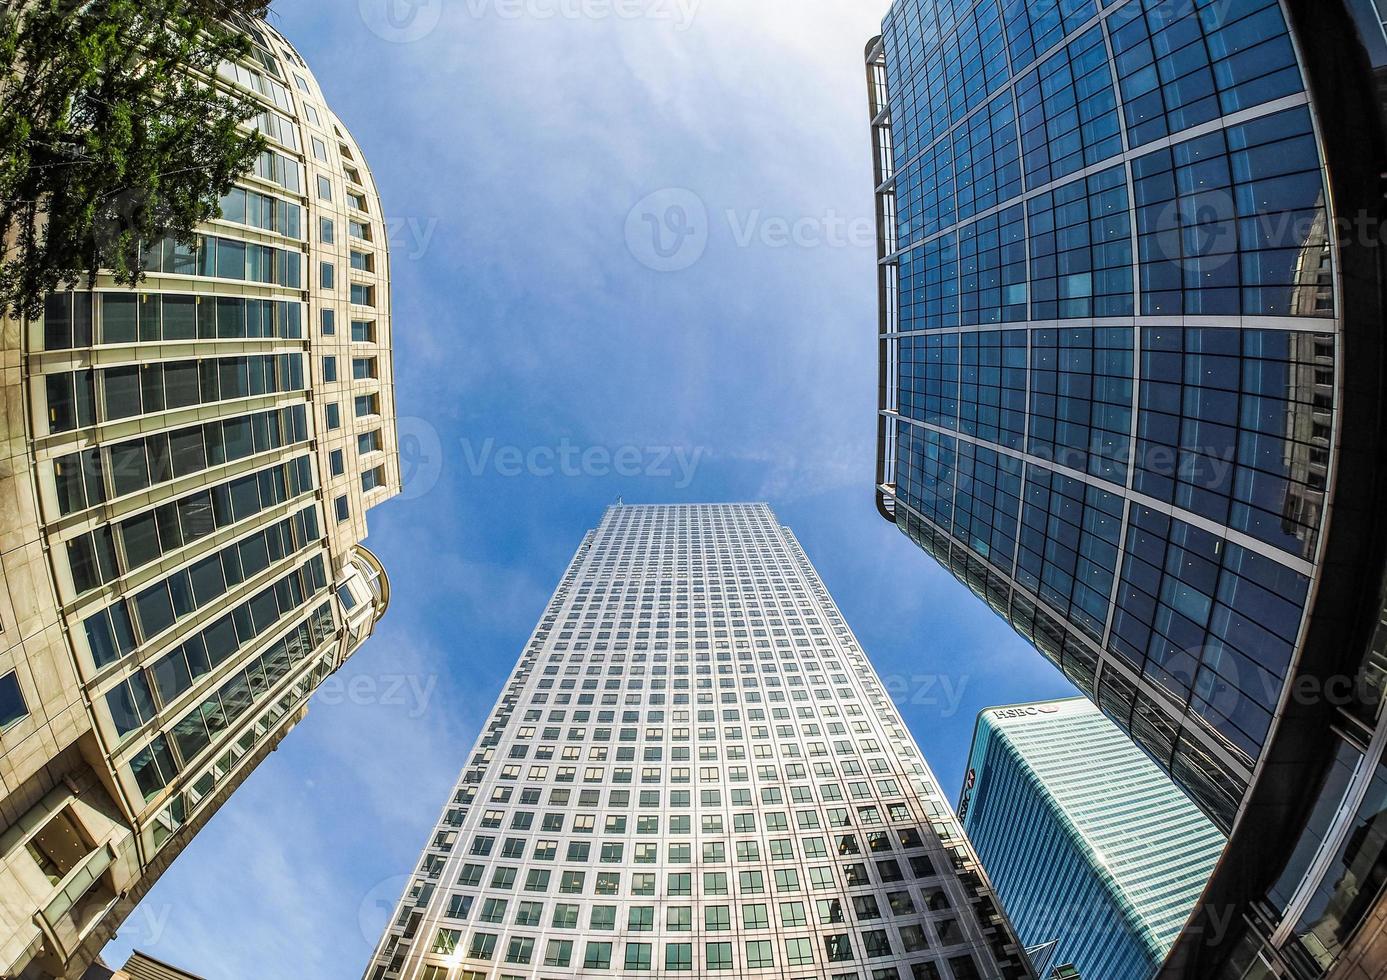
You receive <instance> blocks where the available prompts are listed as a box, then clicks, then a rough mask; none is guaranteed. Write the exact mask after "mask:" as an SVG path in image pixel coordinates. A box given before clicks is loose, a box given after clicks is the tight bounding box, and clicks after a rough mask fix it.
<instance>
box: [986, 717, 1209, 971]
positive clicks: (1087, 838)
mask: <svg viewBox="0 0 1387 980" xmlns="http://www.w3.org/2000/svg"><path fill="white" fill-rule="evenodd" d="M959 811H960V815H961V816H963V822H964V829H965V830H967V832H968V836H969V838H970V839H971V840H972V841H973V844H974V846H975V847H976V849H977V852H978V856H979V857H980V858H981V859H982V862H983V866H984V867H985V868H986V870H987V873H988V877H989V878H991V880H992V883H993V886H994V887H995V888H996V890H997V894H998V896H999V897H1000V898H1001V900H1002V905H1003V906H1004V907H1005V909H1006V912H1007V916H1008V917H1009V918H1010V919H1011V920H1012V923H1013V924H1014V925H1015V926H1016V930H1017V933H1018V935H1020V937H1021V941H1022V942H1023V943H1025V944H1026V945H1027V946H1038V945H1041V944H1042V943H1049V942H1054V943H1055V944H1056V948H1055V950H1054V952H1053V961H1054V962H1057V963H1072V964H1073V965H1074V966H1075V967H1076V968H1077V969H1078V971H1079V975H1080V976H1082V977H1094V978H1096V980H1149V978H1150V977H1151V976H1153V975H1154V974H1155V972H1156V970H1157V969H1158V967H1159V966H1160V964H1161V961H1162V960H1163V959H1164V957H1165V955H1166V952H1167V951H1168V950H1169V949H1170V946H1171V943H1172V942H1173V941H1174V939H1175V937H1176V936H1177V935H1178V933H1179V932H1180V929H1181V927H1182V926H1183V925H1184V924H1185V921H1186V919H1187V918H1188V917H1189V914H1190V911H1191V910H1192V909H1193V908H1194V904H1195V900H1196V899H1197V898H1198V896H1199V893H1200V890H1201V889H1202V888H1203V887H1204V884H1205V882H1206V881H1207V880H1208V878H1209V873H1210V871H1211V870H1212V869H1213V867H1214V863H1215V861H1216V860H1217V859H1218V856H1219V854H1220V852H1221V851H1222V850H1223V845H1224V838H1223V836H1222V835H1221V834H1219V832H1218V831H1217V830H1216V829H1214V826H1213V824H1211V823H1210V822H1209V821H1208V819H1207V818H1206V817H1204V815H1203V814H1201V813H1200V812H1199V810H1198V809H1197V808H1195V806H1194V804H1192V803H1191V802H1190V801H1189V799H1188V798H1187V797H1186V796H1185V795H1184V794H1183V793H1181V792H1180V790H1179V789H1177V788H1176V787H1175V785H1174V784H1173V783H1172V782H1171V781H1170V779H1169V778H1168V777H1167V776H1166V775H1165V774H1163V773H1162V772H1161V771H1160V770H1159V769H1158V768H1157V767H1156V766H1155V765H1154V764H1153V763H1152V762H1151V760H1150V759H1149V758H1147V757H1146V756H1145V755H1144V754H1143V753H1142V752H1141V751H1140V750H1138V749H1137V748H1136V747H1135V746H1134V745H1133V744H1132V742H1131V740H1130V739H1128V738H1127V737H1126V736H1124V735H1123V733H1122V732H1120V731H1119V730H1118V729H1117V728H1116V727H1115V726H1114V725H1113V724H1112V722H1110V721H1108V720H1107V719H1106V718H1104V717H1103V716H1102V715H1101V714H1100V713H1099V712H1098V710H1097V708H1096V707H1094V706H1093V705H1092V704H1090V703H1089V702H1087V701H1084V700H1082V699H1075V700H1070V701H1056V702H1046V703H1039V704H1032V705H1021V706H1017V707H1013V708H1001V709H998V708H992V709H988V710H986V711H984V712H983V713H982V714H981V715H980V716H979V717H978V726H977V730H976V732H975V734H974V739H973V750H972V755H971V757H970V759H969V770H968V778H967V783H966V785H965V786H964V790H963V794H962V797H961V799H960V803H959Z"/></svg>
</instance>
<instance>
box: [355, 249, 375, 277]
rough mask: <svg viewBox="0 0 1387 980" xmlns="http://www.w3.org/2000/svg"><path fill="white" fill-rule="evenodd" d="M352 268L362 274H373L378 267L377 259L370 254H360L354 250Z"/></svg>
mask: <svg viewBox="0 0 1387 980" xmlns="http://www.w3.org/2000/svg"><path fill="white" fill-rule="evenodd" d="M351 264H352V268H353V269H356V270H358V271H360V272H373V271H375V267H376V260H375V257H374V256H372V255H371V254H370V253H369V252H358V251H357V250H356V249H352V253H351Z"/></svg>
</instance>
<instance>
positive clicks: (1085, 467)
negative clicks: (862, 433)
mask: <svg viewBox="0 0 1387 980" xmlns="http://www.w3.org/2000/svg"><path fill="white" fill-rule="evenodd" d="M1379 6H1380V4H1379V2H1378V0H1103V2H1098V0H978V2H971V0H970V2H945V0H896V2H895V3H894V4H893V5H892V7H891V9H890V12H889V13H888V15H887V17H886V19H885V22H884V23H883V27H882V34H881V36H880V37H879V38H875V39H873V40H872V41H871V42H870V43H869V44H868V47H867V72H868V85H869V92H870V114H871V133H872V140H873V143H872V152H873V160H874V164H875V174H874V185H875V187H876V192H877V214H878V221H879V230H880V235H879V248H880V262H879V266H878V270H879V279H878V295H879V298H880V311H881V317H880V324H879V331H878V341H879V349H880V396H881V403H880V413H879V430H878V469H877V474H876V493H877V503H878V507H879V509H880V511H881V513H882V515H883V516H884V517H885V518H886V519H887V520H889V521H892V522H894V523H896V524H897V525H898V526H899V527H900V529H901V530H902V532H903V533H905V534H906V535H908V536H909V537H910V538H911V539H912V540H914V541H915V542H916V543H917V544H918V545H919V546H920V547H921V548H922V549H923V550H925V551H926V552H927V553H928V554H930V555H931V556H933V557H934V558H935V559H937V560H938V561H939V562H940V563H941V564H942V565H943V566H944V567H945V568H947V569H948V570H949V571H950V572H951V573H952V574H953V575H954V576H956V577H957V578H958V579H959V580H960V581H961V582H962V583H964V584H965V585H966V586H967V587H968V588H969V589H971V590H972V591H973V592H974V593H975V594H976V595H977V596H978V597H979V598H981V599H982V600H983V601H985V602H987V603H988V605H990V606H991V608H992V609H993V610H994V611H996V612H997V613H998V614H999V615H1000V616H1002V617H1003V618H1005V619H1006V620H1008V621H1009V622H1010V623H1011V624H1012V625H1013V626H1014V627H1015V628H1016V629H1017V631H1018V632H1020V633H1021V635H1022V636H1023V637H1025V638H1026V639H1027V640H1029V641H1030V642H1032V643H1033V644H1034V645H1035V646H1036V647H1037V648H1038V649H1039V651H1040V652H1041V653H1042V654H1044V655H1045V656H1046V657H1047V658H1048V659H1049V660H1050V661H1051V662H1052V663H1054V664H1055V666H1056V667H1058V668H1059V669H1061V670H1062V671H1063V672H1064V673H1065V675H1066V676H1067V677H1069V678H1070V680H1072V681H1073V682H1074V684H1075V685H1077V687H1078V688H1079V689H1080V690H1081V691H1082V692H1083V693H1084V694H1085V695H1087V696H1088V697H1089V698H1090V699H1091V700H1093V701H1094V702H1095V703H1097V704H1098V705H1099V707H1100V708H1101V709H1102V710H1103V712H1104V713H1105V714H1107V715H1108V716H1109V717H1110V718H1112V719H1113V720H1114V721H1115V722H1116V723H1117V725H1118V726H1119V727H1120V728H1121V729H1122V730H1123V731H1125V732H1127V733H1128V734H1129V735H1131V736H1132V738H1133V739H1134V740H1135V741H1136V742H1137V743H1138V744H1139V745H1140V746H1141V747H1142V748H1143V749H1144V750H1145V751H1146V752H1147V753H1148V754H1149V755H1150V756H1151V758H1152V759H1154V760H1155V761H1156V763H1157V764H1158V765H1160V766H1161V767H1162V768H1163V769H1164V770H1166V771H1167V772H1169V773H1170V774H1171V776H1172V778H1174V779H1175V781H1176V782H1177V783H1178V784H1179V785H1180V786H1181V787H1182V788H1183V789H1184V790H1185V791H1186V792H1187V793H1188V794H1189V795H1190V796H1191V797H1192V798H1193V799H1194V800H1195V801H1196V802H1197V803H1198V804H1199V806H1200V807H1201V808H1202V809H1203V810H1204V811H1205V812H1206V813H1207V814H1208V816H1209V817H1210V819H1211V820H1212V821H1213V822H1214V823H1215V824H1216V825H1217V826H1218V827H1219V828H1220V829H1221V830H1223V831H1225V832H1231V839H1230V845H1229V848H1228V850H1227V852H1226V854H1225V857H1224V859H1223V861H1222V863H1221V865H1220V868H1219V870H1218V871H1217V872H1216V873H1215V875H1214V877H1213V880H1212V884H1211V887H1210V890H1209V892H1208V894H1207V896H1206V901H1205V903H1203V905H1202V906H1201V910H1200V912H1199V915H1198V917H1197V918H1196V921H1195V923H1194V925H1193V928H1192V930H1191V932H1190V933H1189V935H1188V942H1180V943H1177V945H1176V948H1175V950H1174V952H1173V954H1172V958H1171V961H1170V966H1169V969H1170V970H1171V971H1172V972H1171V973H1170V974H1169V975H1170V976H1172V977H1174V976H1188V977H1195V978H1198V980H1210V978H1213V977H1223V976H1225V975H1226V976H1230V977H1241V976H1242V975H1243V973H1244V972H1245V971H1247V970H1249V969H1251V970H1252V971H1253V973H1252V975H1255V976H1259V977H1260V976H1264V975H1266V976H1273V975H1274V976H1294V977H1298V978H1300V977H1315V976H1319V975H1321V974H1322V973H1323V972H1325V971H1326V970H1329V969H1331V968H1332V967H1333V966H1334V964H1335V963H1336V961H1337V960H1338V959H1339V958H1340V957H1341V956H1346V957H1348V959H1354V958H1355V957H1356V956H1357V955H1358V954H1357V953H1356V952H1354V951H1352V950H1350V949H1349V947H1350V946H1351V945H1352V944H1353V941H1354V937H1355V936H1359V933H1360V930H1361V928H1362V927H1363V926H1364V924H1365V923H1368V922H1370V921H1371V920H1372V916H1371V915H1370V911H1371V909H1372V908H1373V907H1374V905H1375V904H1377V901H1378V895H1379V891H1380V885H1381V882H1382V880H1383V872H1384V871H1387V852H1385V851H1384V846H1383V842H1382V838H1383V835H1382V834H1381V833H1380V832H1379V831H1378V830H1376V829H1374V828H1376V827H1377V825H1378V823H1379V822H1380V819H1381V814H1380V811H1381V810H1382V806H1383V799H1384V796H1387V793H1384V792H1383V791H1382V789H1381V788H1382V787H1383V786H1384V785H1387V775H1385V774H1387V770H1383V769H1381V763H1382V759H1383V756H1382V746H1383V745H1384V744H1387V724H1384V719H1383V715H1382V710H1381V709H1382V703H1383V697H1382V694H1383V689H1384V683H1383V679H1384V677H1387V671H1384V669H1383V657H1382V652H1381V651H1382V650H1383V648H1384V647H1383V644H1382V642H1381V640H1380V638H1377V637H1375V636H1374V630H1376V629H1377V628H1378V626H1379V623H1380V622H1382V621H1384V605H1383V595H1384V594H1387V592H1384V589H1383V585H1384V568H1387V525H1384V522H1383V521H1381V519H1380V515H1381V514H1382V513H1383V512H1384V508H1387V480H1385V479H1384V473H1383V471H1382V468H1381V466H1380V464H1379V463H1378V462H1376V461H1379V460H1380V459H1381V458H1382V457H1383V453H1384V451H1387V450H1384V444H1383V440H1384V435H1385V434H1387V427H1384V425H1383V422H1382V419H1383V418H1384V417H1387V416H1384V404H1385V403H1384V397H1383V395H1384V392H1383V380H1382V379H1383V376H1384V363H1387V360H1385V359H1384V347H1383V343H1382V330H1381V324H1382V322H1383V319H1384V312H1383V309H1382V293H1383V290H1382V285H1383V275H1382V268H1381V265H1382V261H1381V260H1382V250H1381V248H1380V247H1379V243H1380V241H1381V226H1382V223H1381V216H1382V212H1383V207H1382V196H1381V188H1380V181H1379V175H1380V174H1381V173H1383V172H1384V171H1387V138H1385V137H1384V125H1383V120H1384V116H1383V105H1382V102H1381V99H1380V97H1379V93H1380V92H1381V91H1387V89H1384V88H1382V87H1380V85H1379V78H1380V77H1381V76H1382V72H1383V69H1384V67H1387V35H1384V32H1383V18H1382V16H1381V14H1382V11H1381V10H1380V9H1379ZM1326 835H1328V840H1327V841H1326ZM1321 844H1325V845H1326V846H1325V848H1324V849H1321V847H1320V845H1321ZM1336 854H1337V857H1336V856H1335V855H1336ZM1230 910H1231V913H1230ZM1369 932H1370V933H1371V932H1372V930H1371V929H1370V930H1369ZM1359 938H1361V939H1362V940H1363V941H1364V942H1371V941H1372V940H1371V936H1367V935H1363V936H1360V937H1359ZM1379 941H1380V942H1381V944H1382V946H1381V952H1380V955H1381V956H1382V958H1383V960H1384V961H1387V932H1384V933H1382V935H1381V936H1380V939H1379ZM1254 951H1255V952H1254ZM1254 959H1256V960H1258V961H1259V965H1256V966H1255V967H1254V966H1252V965H1251V964H1252V962H1253V960H1254ZM1257 970H1262V971H1272V972H1270V973H1258V972H1256V971H1257ZM1225 971H1226V972H1225Z"/></svg>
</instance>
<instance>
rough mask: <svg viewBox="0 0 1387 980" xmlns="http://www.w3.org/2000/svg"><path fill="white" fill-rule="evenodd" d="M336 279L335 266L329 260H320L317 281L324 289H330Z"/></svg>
mask: <svg viewBox="0 0 1387 980" xmlns="http://www.w3.org/2000/svg"><path fill="white" fill-rule="evenodd" d="M336 281H337V267H336V266H334V265H333V264H332V263H331V262H321V263H319V265H318V282H319V285H321V286H322V287H323V288H324V289H332V288H334V287H335V285H336Z"/></svg>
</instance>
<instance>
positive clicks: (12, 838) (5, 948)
mask: <svg viewBox="0 0 1387 980" xmlns="http://www.w3.org/2000/svg"><path fill="white" fill-rule="evenodd" d="M244 29H245V31H246V32H247V34H248V35H249V36H250V37H251V39H252V41H253V42H254V43H253V56H252V57H251V58H250V59H249V60H248V61H247V62H246V63H244V64H227V65H225V66H223V68H222V71H221V73H220V79H219V83H220V84H222V85H225V86H227V87H235V88H237V89H240V90H242V91H245V92H249V93H253V95H254V97H255V98H257V99H259V100H260V101H261V103H262V111H261V113H260V115H259V116H258V117H257V118H256V119H255V121H254V125H255V126H256V127H258V128H259V129H260V130H261V131H262V132H263V133H264V134H265V136H266V138H267V141H268V144H269V149H268V150H266V152H264V153H263V154H262V155H261V156H260V158H259V159H258V161H257V162H256V165H255V167H254V172H253V173H250V174H248V175H246V177H245V178H244V179H243V180H242V181H240V182H239V184H238V185H237V187H236V188H235V189H234V190H233V191H232V192H231V193H230V194H228V195H227V196H226V197H225V198H224V199H223V200H222V202H221V212H222V214H221V218H220V219H219V220H215V221H212V222H209V223H208V224H206V225H205V226H204V227H203V228H201V229H200V235H199V244H198V247H197V248H195V249H188V248H185V247H183V246H181V245H178V244H177V243H175V242H173V241H162V242H151V243H148V244H147V245H146V246H145V249H144V254H145V259H144V262H145V268H146V269H147V270H148V278H147V280H146V281H145V282H143V283H142V284H141V286H140V288H139V289H138V290H131V289H128V288H124V287H120V286H117V285H116V284H115V283H114V281H113V280H112V279H110V278H109V277H107V276H104V275H103V276H100V277H98V279H97V282H96V284H95V287H94V288H93V289H90V290H80V291H74V292H64V293H58V294H54V295H52V296H50V297H49V298H48V301H47V303H46V305H45V310H44V315H43V316H42V317H41V318H39V319H36V320H34V321H32V322H28V321H26V322H13V321H6V322H5V324H4V335H3V341H4V353H5V363H6V366H7V371H6V374H5V379H4V384H5V395H6V404H7V405H8V411H7V413H6V416H5V419H6V429H5V437H6V438H5V442H4V452H5V460H4V464H5V465H4V467H3V470H0V490H2V492H0V501H3V503H2V504H0V506H3V508H4V516H3V520H0V534H3V542H2V543H0V896H3V900H0V975H3V976H12V977H24V978H38V977H71V976H80V975H81V973H82V971H83V970H84V969H85V967H86V965H87V964H88V963H90V962H91V961H92V960H93V959H94V958H95V956H96V954H97V952H98V951H99V950H100V948H101V946H102V945H103V944H104V943H105V942H106V940H107V939H109V938H110V936H111V935H112V934H113V932H114V930H115V929H116V927H117V926H118V925H119V923H120V922H121V921H122V920H123V919H124V918H125V916H126V915H127V914H128V913H129V911H130V909H131V908H132V907H133V905H134V903H135V902H137V901H138V900H139V899H140V898H141V897H142V896H143V895H144V894H145V893H146V892H147V891H148V889H149V888H150V887H151V886H152V885H153V883H154V881H155V880H156V879H157V878H158V876H159V875H160V874H161V873H162V871H163V870H164V869H165V868H166V867H167V866H168V864H169V863H170V862H171V861H172V860H173V858H174V857H175V856H176V855H177V854H178V853H179V852H180V851H181V850H182V849H183V848H184V847H185V846H186V845H187V843H188V841H189V840H190V839H191V837H192V835H194V834H195V833H196V832H197V831H198V830H199V829H200V828H201V827H202V826H203V825H204V824H205V823H206V821H207V819H208V818H209V817H210V816H211V815H212V813H214V812H215V811H216V809H217V808H218V807H219V806H220V805H221V804H222V803H223V802H224V801H225V800H226V798H227V797H228V796H229V795H230V793H231V792H232V791H234V790H235V788H236V787H237V786H238V785H239V784H240V783H241V781H242V780H244V778H245V777H246V775H247V774H248V773H249V772H250V771H251V770H252V769H253V768H254V767H255V766H256V765H257V764H258V763H259V762H260V761H261V760H263V759H264V758H265V757H266V756H267V755H268V753H269V752H270V751H271V750H273V749H274V747H275V746H276V744H277V743H278V742H279V740H280V739H281V738H283V737H284V735H285V734H286V733H287V732H288V731H289V730H290V729H291V728H292V727H293V726H294V725H295V724H296V723H297V722H298V720H300V719H301V718H302V717H303V713H304V711H305V710H306V706H307V703H308V699H309V697H310V696H311V694H312V692H313V690H314V689H315V688H316V687H317V686H318V685H319V684H320V683H321V681H322V680H323V679H324V678H325V677H327V676H328V675H329V674H331V673H332V672H333V671H335V670H336V669H337V668H338V667H339V666H341V665H342V663H343V662H345V660H346V659H347V658H348V657H350V656H351V655H352V654H353V653H354V652H355V651H356V650H357V649H358V647H359V646H360V644H361V643H362V642H363V641H364V640H365V639H366V637H367V636H369V635H370V633H371V632H372V630H373V629H374V627H375V624H376V622H377V621H378V620H379V618H380V616H381V615H382V614H383V613H384V610H385V607H386V604H387V603H388V597H389V592H388V585H387V583H386V580H385V576H384V572H383V569H382V568H381V566H380V563H379V562H378V561H377V560H376V559H375V557H374V556H373V555H371V554H370V553H369V552H367V551H366V550H365V549H364V548H362V547H361V546H360V541H361V540H362V539H363V538H364V537H365V536H366V523H365V511H366V510H367V508H369V507H371V506H373V505H375V504H377V503H379V502H381V501H383V500H385V499H387V498H389V497H390V496H392V495H394V493H396V492H397V491H398V488H399V484H400V476H399V463H398V454H397V450H396V436H395V427H394V392H393V384H392V380H391V379H392V376H393V371H392V366H391V353H390V337H391V328H390V290H389V257H388V253H387V249H386V232H385V226H384V223H383V219H382V215H381V206H380V199H379V197H378V195H377V193H376V190H375V186H374V184H373V182H372V178H371V174H370V171H369V170H368V169H367V167H366V164H365V161H364V160H363V158H362V155H361V151H360V149H359V147H358V146H357V145H356V143H355V142H354V141H353V140H352V138H351V136H350V135H349V134H348V133H347V131H346V128H345V127H344V126H343V125H342V123H341V122H340V120H338V119H337V117H336V116H334V115H333V113H332V111H331V110H330V109H329V108H328V106H327V103H326V100H325V98H324V95H323V92H322V90H321V89H320V88H319V86H318V84H317V82H316V80H315V79H314V77H313V74H312V72H310V71H309V69H308V67H307V65H305V64H304V62H303V59H302V58H300V57H299V55H298V53H297V52H296V51H295V50H294V49H293V47H292V46H291V45H290V44H289V43H288V42H287V41H286V40H285V39H284V38H283V37H281V36H280V35H279V34H278V33H277V32H276V31H275V30H274V29H273V28H271V27H269V26H268V25H266V24H264V23H254V24H250V23H247V24H245V25H244Z"/></svg>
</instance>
